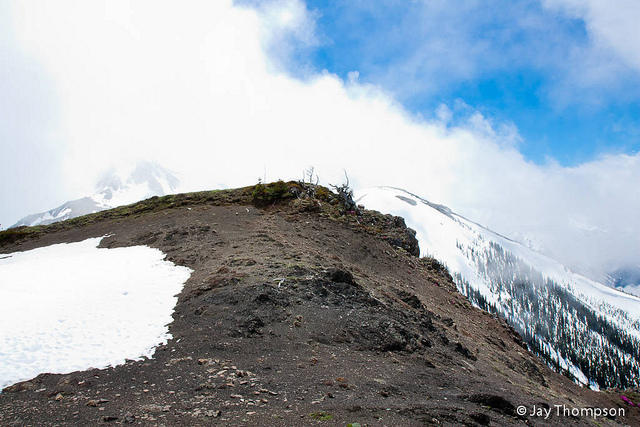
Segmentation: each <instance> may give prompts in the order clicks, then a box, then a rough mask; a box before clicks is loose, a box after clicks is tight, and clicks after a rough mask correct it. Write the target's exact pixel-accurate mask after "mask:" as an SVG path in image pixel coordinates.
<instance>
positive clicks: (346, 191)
mask: <svg viewBox="0 0 640 427" xmlns="http://www.w3.org/2000/svg"><path fill="white" fill-rule="evenodd" d="M344 176H345V178H346V180H347V182H346V183H344V184H341V185H333V184H329V185H330V186H331V188H333V189H334V190H335V192H336V193H337V194H338V201H339V202H340V203H341V204H342V209H343V211H344V212H355V213H357V214H359V213H360V209H358V205H356V202H355V201H354V200H353V190H352V189H351V188H350V187H349V175H347V171H344Z"/></svg>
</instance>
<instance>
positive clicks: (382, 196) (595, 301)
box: [355, 187, 640, 388]
mask: <svg viewBox="0 0 640 427" xmlns="http://www.w3.org/2000/svg"><path fill="white" fill-rule="evenodd" d="M355 197H356V199H357V202H358V203H360V204H363V205H364V206H365V207H367V208H368V209H375V210H379V211H381V212H384V213H392V214H394V215H399V216H402V217H404V218H405V220H406V222H407V225H408V226H410V227H411V228H413V229H415V230H416V232H417V238H418V240H419V243H420V248H421V251H422V255H423V256H424V255H426V256H431V257H434V258H436V259H438V260H440V261H442V262H444V263H445V264H446V265H447V267H448V268H449V270H450V272H451V274H452V275H453V277H454V279H455V281H456V284H457V286H458V288H459V289H460V291H461V292H462V293H464V294H465V295H466V296H467V297H468V298H469V299H470V300H471V301H472V302H473V303H474V304H476V305H477V306H479V307H481V308H483V309H485V310H488V311H490V312H493V313H496V314H499V315H501V316H502V317H504V318H505V319H506V320H507V321H508V322H509V323H510V324H511V325H512V326H513V327H514V329H516V330H517V331H518V332H519V333H520V334H521V335H522V337H523V338H524V339H525V342H527V344H528V346H529V348H530V349H531V350H532V351H534V352H535V353H537V354H539V355H540V356H541V357H542V358H543V359H545V360H546V361H547V363H548V364H549V365H550V366H552V367H555V368H556V369H557V370H559V371H565V372H567V373H569V374H570V375H571V376H572V377H573V378H574V379H575V380H576V381H577V382H580V383H582V384H590V385H591V386H592V387H593V388H597V387H599V386H600V387H602V386H628V385H639V384H640V298H638V297H636V296H633V295H629V294H626V293H623V292H619V291H617V290H615V289H612V288H610V287H608V286H605V285H603V284H601V283H597V282H594V281H592V280H589V279H587V278H585V277H583V276H580V275H578V274H575V273H573V272H571V271H569V270H568V269H567V268H565V267H563V266H562V265H561V264H560V263H558V262H556V261H554V260H552V259H550V258H548V257H546V256H544V255H541V254H539V253H537V252H534V251H533V250H531V249H529V248H528V247H526V246H524V245H521V244H519V243H517V242H514V241H512V240H509V239H507V238H506V237H503V236H501V235H499V234H497V233H494V232H492V231H490V230H488V229H486V228H484V227H482V226H480V225H478V224H476V223H474V222H472V221H469V220H468V219H466V218H464V217H461V216H459V215H457V214H455V213H453V212H452V211H451V210H450V209H449V208H447V207H445V206H442V205H436V204H434V203H431V202H429V201H427V200H424V199H422V198H420V197H418V196H416V195H414V194H411V193H408V192H406V191H404V190H400V189H396V188H390V187H378V188H372V189H365V190H360V191H356V192H355Z"/></svg>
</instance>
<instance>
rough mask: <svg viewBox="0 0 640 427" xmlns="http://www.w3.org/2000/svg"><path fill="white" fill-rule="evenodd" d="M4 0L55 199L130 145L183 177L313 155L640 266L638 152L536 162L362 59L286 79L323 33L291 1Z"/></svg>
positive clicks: (290, 162) (496, 126)
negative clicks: (50, 92) (39, 97)
mask: <svg viewBox="0 0 640 427" xmlns="http://www.w3.org/2000/svg"><path fill="white" fill-rule="evenodd" d="M13 8H14V9H13V10H12V13H13V16H14V24H15V25H14V37H17V40H19V43H20V45H19V50H20V52H22V54H23V55H25V56H26V57H28V58H30V60H31V61H34V62H36V63H37V64H38V66H39V68H40V69H42V70H46V73H47V78H48V79H50V80H51V81H52V82H53V87H54V88H55V90H54V92H55V94H56V96H55V101H54V107H53V109H54V110H55V114H49V115H48V116H47V117H53V118H54V119H55V120H53V119H52V121H51V123H48V125H47V128H46V130H47V132H46V136H47V138H46V141H47V142H46V144H44V145H45V146H54V147H55V151H56V153H58V155H59V156H60V157H61V161H60V163H61V165H62V167H61V169H60V170H61V172H60V173H61V174H62V178H60V180H58V181H56V191H55V194H56V196H57V197H59V198H60V202H62V201H64V200H68V199H71V198H76V197H81V196H84V195H86V194H89V193H91V192H92V191H93V185H94V184H95V182H96V181H97V180H98V178H100V176H101V175H102V174H103V173H104V172H105V171H106V170H108V169H110V168H111V167H114V166H115V167H120V165H126V164H131V162H134V161H135V160H137V159H147V160H152V161H156V162H158V163H159V164H161V165H163V166H164V167H166V168H168V169H171V170H173V171H175V172H176V174H177V175H178V177H179V178H180V180H181V182H182V183H183V187H182V188H181V190H182V191H192V190H199V189H210V188H219V187H235V186H241V185H249V184H253V183H255V182H257V180H258V178H263V177H264V176H265V175H266V178H267V180H276V179H279V178H281V179H298V178H301V177H302V173H303V171H304V170H305V169H306V168H307V167H309V166H314V167H315V170H316V171H317V172H318V174H319V175H320V177H321V179H322V181H323V182H324V183H328V182H330V183H338V182H340V181H342V179H343V171H344V170H345V169H346V170H347V171H348V173H349V177H350V178H351V184H352V185H354V186H357V187H366V186H374V185H391V186H398V187H402V188H405V189H407V190H408V191H411V192H413V193H416V194H419V195H421V196H423V197H425V198H427V199H429V200H431V201H433V202H437V203H443V204H446V205H449V206H450V207H451V208H452V209H454V210H455V211H456V212H458V213H460V214H462V215H464V216H466V217H468V218H469V219H472V220H474V221H477V222H479V223H481V224H483V225H486V226H488V227H490V228H492V229H493V230H495V231H497V232H500V233H502V234H505V235H507V236H510V237H515V238H519V239H521V240H529V241H531V242H532V245H534V246H538V247H540V248H543V249H544V250H545V251H546V252H547V253H549V254H550V255H552V256H555V257H557V258H558V259H559V260H560V261H562V262H565V263H569V264H570V265H573V266H579V267H581V268H583V269H591V270H592V274H593V275H598V274H601V273H602V272H603V271H604V270H606V269H612V268H615V267H616V266H619V265H624V264H629V263H631V264H633V265H635V264H637V260H638V254H640V241H639V240H638V238H637V236H639V235H640V223H639V220H638V215H637V212H638V211H640V190H639V187H638V185H637V184H638V183H639V182H640V167H639V166H640V156H637V155H636V156H629V155H610V156H604V157H602V158H599V159H597V160H594V161H591V162H589V163H585V164H582V165H579V166H577V167H571V168H565V167H561V166H559V165H558V164H556V163H554V162H553V160H549V162H548V163H547V164H545V165H542V166H540V165H535V164H532V163H530V162H527V161H526V160H525V159H524V157H523V156H522V154H521V153H520V152H519V151H518V146H519V144H520V143H521V138H520V136H519V135H518V132H517V129H514V128H513V127H512V126H511V127H510V126H504V125H502V124H500V123H494V122H492V121H491V120H490V119H488V118H486V117H483V116H482V115H481V114H479V113H473V114H470V115H469V118H468V120H465V121H464V122H460V121H456V122H455V123H454V122H452V121H451V116H452V114H451V111H452V110H455V108H456V107H455V106H441V107H440V108H439V109H438V113H437V114H434V116H435V117H436V118H435V119H433V120H426V119H423V118H421V117H419V116H416V115H414V114H412V113H410V112H408V111H407V110H406V109H404V108H403V106H402V105H400V104H399V103H398V102H397V100H396V99H394V97H393V96H392V95H391V94H390V93H388V92H386V91H385V90H384V89H383V88H381V87H378V86H373V85H368V84H362V83H360V82H359V81H358V78H357V73H351V74H350V77H349V78H348V79H347V80H346V81H345V80H342V79H340V78H339V77H338V76H336V75H332V74H330V73H327V72H322V71H313V70H312V69H310V68H308V67H306V68H305V67H304V64H302V65H303V67H302V68H304V69H303V70H302V72H301V73H300V75H298V77H292V76H291V74H290V73H288V70H289V69H290V68H288V67H289V66H290V65H291V64H292V63H294V62H295V61H294V60H293V57H294V56H295V55H298V54H299V53H300V52H301V51H303V50H304V49H307V48H311V47H312V46H313V45H314V43H317V42H318V40H317V38H316V37H315V34H314V33H313V28H314V23H315V19H316V17H315V15H314V14H313V13H312V12H310V11H309V9H308V8H307V7H306V6H305V5H304V3H302V2H300V1H297V0H288V1H286V0H285V1H272V2H266V3H261V4H260V6H259V7H257V8H248V7H239V6H235V5H234V4H233V3H232V2H231V1H229V0H227V1H223V0H219V1H215V2H204V1H203V2H189V3H186V4H180V6H172V5H171V4H169V3H164V2H155V1H154V2H151V1H146V2H145V1H140V2H135V3H134V4H129V2H124V1H108V2H104V3H102V2H91V4H89V2H72V1H57V2H46V1H33V2H28V3H26V2H25V3H22V2H21V3H19V4H14V6H13ZM300 76H302V77H300ZM54 116H55V117H54ZM31 167H32V170H28V169H27V170H21V171H18V172H16V173H18V177H19V178H20V176H21V174H23V175H24V176H25V177H26V176H28V174H35V173H37V170H36V169H37V167H38V165H37V164H35V165H32V166H31ZM2 191H3V193H2V198H3V200H8V199H11V198H12V197H13V198H14V199H15V198H16V197H19V196H16V195H15V194H14V193H11V191H10V189H4V188H3V190H2ZM50 207H51V206H43V207H42V209H40V210H45V209H48V208H50ZM26 213H30V212H24V213H23V214H26Z"/></svg>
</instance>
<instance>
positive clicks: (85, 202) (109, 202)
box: [10, 161, 179, 228]
mask: <svg viewBox="0 0 640 427" xmlns="http://www.w3.org/2000/svg"><path fill="white" fill-rule="evenodd" d="M178 184H179V181H178V178H176V177H175V176H174V175H173V174H172V173H171V172H169V171H168V170H167V169H164V168H163V167H162V166H160V165H158V164H156V163H153V162H147V161H141V162H138V164H137V165H136V167H135V169H134V170H133V172H132V173H131V174H130V175H129V176H127V177H124V178H122V177H120V176H118V175H115V174H114V175H111V176H109V177H106V178H104V179H103V180H102V181H100V182H99V183H98V185H97V188H98V189H99V190H98V191H97V192H96V193H95V194H94V195H93V196H91V197H83V198H81V199H77V200H72V201H69V202H66V203H64V204H62V205H61V206H58V207H57V208H54V209H51V210H49V211H46V212H41V213H36V214H31V215H27V216H25V217H24V218H22V219H20V220H19V221H18V222H16V223H15V224H13V225H12V226H11V227H10V228H12V227H19V226H34V225H47V224H51V223H54V222H58V221H64V220H67V219H70V218H76V217H79V216H82V215H86V214H90V213H94V212H99V211H102V210H105V209H111V208H115V207H117V206H122V205H128V204H130V203H134V202H137V201H140V200H144V199H147V198H149V197H153V196H164V195H165V194H170V193H171V192H173V191H174V190H175V189H176V188H177V187H178Z"/></svg>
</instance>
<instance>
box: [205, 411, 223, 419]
mask: <svg viewBox="0 0 640 427" xmlns="http://www.w3.org/2000/svg"><path fill="white" fill-rule="evenodd" d="M220 414H221V412H220V411H219V410H215V411H214V410H211V409H210V410H208V411H204V415H205V416H207V417H212V418H218V417H219V416H220Z"/></svg>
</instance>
